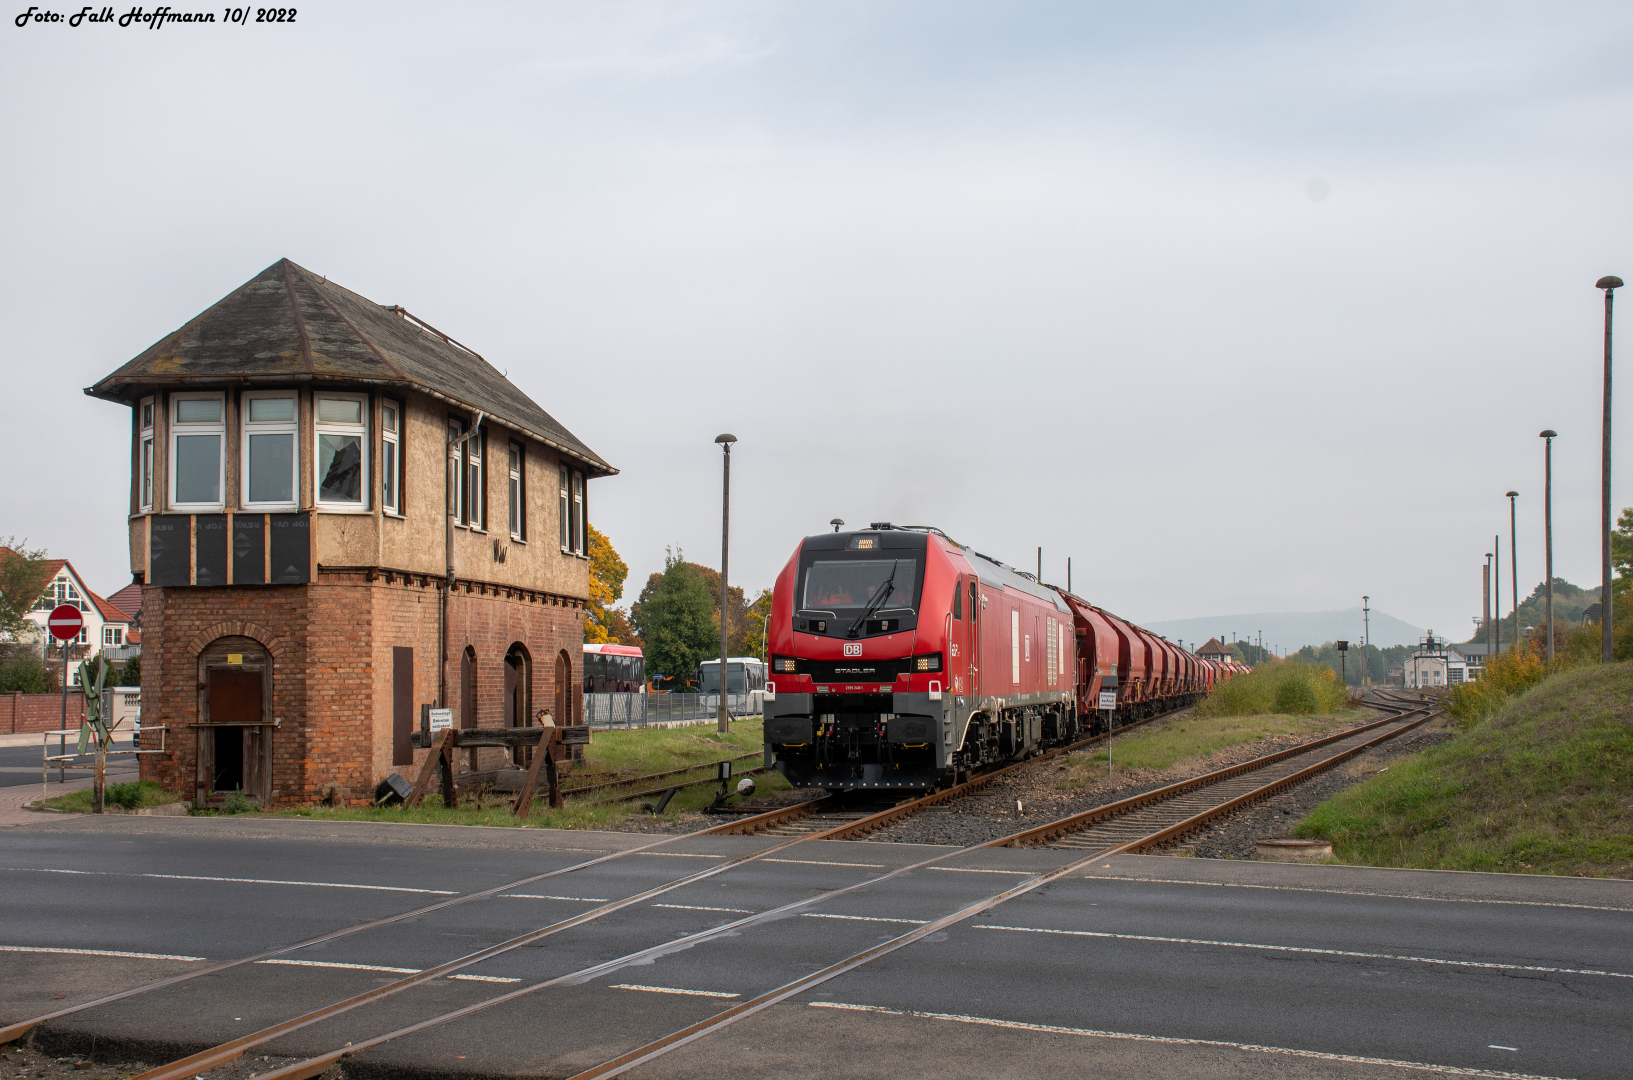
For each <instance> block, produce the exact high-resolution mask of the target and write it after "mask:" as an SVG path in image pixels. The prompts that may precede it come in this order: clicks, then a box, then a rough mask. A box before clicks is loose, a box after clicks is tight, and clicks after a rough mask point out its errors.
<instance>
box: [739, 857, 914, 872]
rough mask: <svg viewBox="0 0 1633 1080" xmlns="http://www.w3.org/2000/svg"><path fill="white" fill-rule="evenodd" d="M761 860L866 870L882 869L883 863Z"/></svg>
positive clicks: (764, 860) (762, 860)
mask: <svg viewBox="0 0 1633 1080" xmlns="http://www.w3.org/2000/svg"><path fill="white" fill-rule="evenodd" d="M760 861H761V862H780V863H795V864H797V865H799V866H860V867H862V868H863V869H866V870H883V869H884V868H885V864H884V863H874V862H823V861H822V860H821V859H761V860H760Z"/></svg>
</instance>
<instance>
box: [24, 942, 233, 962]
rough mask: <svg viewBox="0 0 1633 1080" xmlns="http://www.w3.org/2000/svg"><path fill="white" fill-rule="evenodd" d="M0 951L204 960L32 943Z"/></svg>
mask: <svg viewBox="0 0 1633 1080" xmlns="http://www.w3.org/2000/svg"><path fill="white" fill-rule="evenodd" d="M0 952H33V953H63V954H65V955H67V956H128V957H130V958H131V959H133V960H204V959H206V958H205V957H203V956H177V955H176V954H175V953H162V952H120V951H119V950H117V949H47V948H44V947H40V948H36V947H35V946H32V945H0Z"/></svg>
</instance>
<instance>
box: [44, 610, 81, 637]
mask: <svg viewBox="0 0 1633 1080" xmlns="http://www.w3.org/2000/svg"><path fill="white" fill-rule="evenodd" d="M45 625H46V627H47V628H48V629H50V631H51V636H52V637H54V638H56V639H57V640H58V641H67V640H68V639H69V638H76V637H78V636H79V632H80V631H81V630H83V629H85V616H83V615H81V614H80V613H79V608H77V607H75V606H74V605H72V604H58V605H57V606H56V607H54V608H52V609H51V614H50V615H48V616H46V620H45Z"/></svg>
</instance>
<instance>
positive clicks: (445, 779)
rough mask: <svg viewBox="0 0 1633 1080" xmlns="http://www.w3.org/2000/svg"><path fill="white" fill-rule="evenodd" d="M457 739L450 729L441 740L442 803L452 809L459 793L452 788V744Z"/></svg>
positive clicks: (456, 803)
mask: <svg viewBox="0 0 1633 1080" xmlns="http://www.w3.org/2000/svg"><path fill="white" fill-rule="evenodd" d="M457 741H458V740H457V739H456V737H455V736H454V733H453V731H452V730H450V731H449V732H448V738H446V739H444V740H443V742H442V754H441V758H440V761H441V765H442V805H443V806H444V807H445V808H447V809H449V810H452V809H454V808H455V807H457V806H458V805H459V793H458V792H457V791H455V790H454V744H455V743H456V742H457Z"/></svg>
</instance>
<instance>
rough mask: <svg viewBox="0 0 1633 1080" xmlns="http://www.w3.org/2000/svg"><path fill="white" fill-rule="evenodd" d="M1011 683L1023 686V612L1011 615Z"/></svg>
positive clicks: (1015, 610) (1014, 610)
mask: <svg viewBox="0 0 1633 1080" xmlns="http://www.w3.org/2000/svg"><path fill="white" fill-rule="evenodd" d="M1009 681H1010V682H1011V683H1013V684H1015V685H1016V686H1019V685H1021V611H1020V609H1019V608H1015V609H1013V610H1011V611H1010V613H1009Z"/></svg>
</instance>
